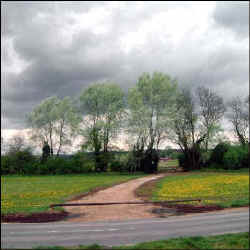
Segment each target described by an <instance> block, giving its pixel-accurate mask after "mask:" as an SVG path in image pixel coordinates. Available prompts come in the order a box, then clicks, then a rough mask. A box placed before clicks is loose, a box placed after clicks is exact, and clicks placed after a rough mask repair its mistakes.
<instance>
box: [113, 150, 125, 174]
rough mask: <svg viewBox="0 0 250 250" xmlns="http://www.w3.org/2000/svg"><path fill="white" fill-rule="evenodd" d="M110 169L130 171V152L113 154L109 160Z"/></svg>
mask: <svg viewBox="0 0 250 250" xmlns="http://www.w3.org/2000/svg"><path fill="white" fill-rule="evenodd" d="M109 170H110V171H112V172H117V171H118V172H123V171H129V166H128V154H121V155H118V154H116V155H113V157H112V158H111V160H110V162H109Z"/></svg>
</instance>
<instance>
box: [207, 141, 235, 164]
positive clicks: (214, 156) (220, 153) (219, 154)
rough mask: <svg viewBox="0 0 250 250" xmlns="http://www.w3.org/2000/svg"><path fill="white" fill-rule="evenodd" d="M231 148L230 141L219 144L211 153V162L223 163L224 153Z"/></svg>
mask: <svg viewBox="0 0 250 250" xmlns="http://www.w3.org/2000/svg"><path fill="white" fill-rule="evenodd" d="M229 148H230V144H229V143H219V144H217V145H216V147H215V148H214V149H213V151H212V153H211V157H210V159H209V164H213V165H223V158H224V154H225V153H226V152H227V151H228V150H229Z"/></svg>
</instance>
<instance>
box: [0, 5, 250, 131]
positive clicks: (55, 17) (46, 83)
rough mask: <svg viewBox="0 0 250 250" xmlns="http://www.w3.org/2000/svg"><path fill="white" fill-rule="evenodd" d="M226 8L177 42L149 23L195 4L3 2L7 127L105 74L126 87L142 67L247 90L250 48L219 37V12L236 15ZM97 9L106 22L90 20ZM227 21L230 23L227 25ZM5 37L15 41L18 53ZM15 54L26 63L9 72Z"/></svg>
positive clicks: (225, 91) (229, 90)
mask: <svg viewBox="0 0 250 250" xmlns="http://www.w3.org/2000/svg"><path fill="white" fill-rule="evenodd" d="M224 5H226V6H227V4H224ZM224 5H223V6H224ZM221 6H222V5H221ZM221 6H220V5H219V4H217V6H216V8H215V10H214V12H213V15H212V16H211V19H212V18H214V20H216V22H215V24H213V25H212V26H208V28H207V30H206V31H205V32H203V33H202V34H201V35H200V36H197V35H195V33H192V32H193V31H192V30H191V31H189V32H188V33H187V34H185V36H184V37H183V39H181V40H180V41H179V43H178V44H177V43H175V42H173V40H172V38H171V36H169V35H168V34H167V32H165V31H167V29H166V30H164V29H163V30H161V31H160V32H159V31H158V30H157V23H156V24H155V25H153V26H152V25H151V26H150V25H149V24H148V22H150V21H151V20H152V19H153V18H155V17H157V16H158V15H159V13H163V15H166V16H168V14H169V12H171V11H172V10H175V11H176V13H177V14H178V10H179V9H180V8H181V9H186V10H188V8H190V4H186V3H181V4H180V3H178V4H175V3H174V2H173V3H171V2H170V3H169V2H168V3H163V2H160V3H152V2H151V3H146V2H145V3H143V2H141V3H138V4H135V3H130V2H122V4H117V3H116V4H113V2H110V3H107V2H105V3H102V2H94V3H92V2H81V3H78V2H62V3H57V4H56V3H54V2H46V3H44V2H40V3H39V2H38V3H37V2H36V3H35V2H33V3H32V2H3V4H2V9H1V12H2V17H1V18H2V25H3V26H2V47H1V50H2V52H4V53H2V54H3V56H2V57H1V61H2V63H3V71H2V74H1V79H2V99H1V103H2V110H1V112H2V119H3V121H4V122H3V123H2V128H23V127H25V123H24V121H25V114H26V113H28V112H30V111H31V110H32V108H33V107H34V106H35V105H37V104H39V103H40V102H41V101H42V100H43V99H44V98H47V97H49V96H52V95H57V96H59V97H64V96H76V95H78V94H79V92H80V91H81V89H82V88H85V87H87V86H88V85H89V84H91V83H92V82H97V81H103V80H110V81H114V82H116V83H117V84H119V85H120V86H121V87H122V88H123V89H125V90H127V89H128V88H129V87H132V86H134V84H135V83H136V81H137V79H138V77H139V75H140V74H142V73H143V72H153V71H162V72H165V73H168V74H170V75H171V76H172V77H176V78H177V79H178V80H179V84H180V85H188V86H190V87H196V86H198V85H206V86H210V87H211V88H213V89H216V90H218V92H219V93H220V94H222V95H223V96H224V98H225V99H228V98H230V97H232V96H233V95H236V94H237V95H243V94H245V93H246V91H248V89H247V84H248V81H249V77H248V68H249V63H248V59H249V54H248V53H249V52H248V50H249V48H248V46H246V45H245V43H242V41H239V40H236V39H235V38H234V36H231V35H230V34H227V36H228V37H223V40H222V41H220V43H219V45H218V39H222V38H221V36H220V32H221V25H222V24H221V23H219V22H220V21H219V20H220V19H218V18H219V16H220V14H219V13H220V12H221V13H222V14H223V13H224V14H223V15H225V16H227V18H228V19H227V20H229V19H230V15H231V18H232V19H235V17H234V15H233V14H230V13H229V12H228V11H227V12H226V11H224V12H223V11H222V10H221V9H223V8H224V7H221ZM230 6H231V5H230ZM235 6H236V5H235ZM103 7H105V8H104V12H102V11H103ZM112 8H113V9H112ZM228 8H229V7H228ZM230 8H233V7H230ZM97 9H99V10H100V13H102V14H99V15H104V17H103V20H102V21H100V22H99V23H98V25H97V24H91V22H92V21H93V23H95V20H93V19H94V18H95V17H92V19H91V15H90V14H91V13H92V12H94V11H96V10H97ZM236 9H237V6H236ZM105 11H106V12H105ZM105 13H106V14H105ZM225 13H227V14H225ZM79 15H82V16H79ZM248 15H249V14H248ZM77 16H78V18H79V17H80V18H81V23H82V24H83V26H82V27H81V28H79V27H77V26H76V24H77V21H76V17H77ZM99 17H100V16H99ZM180 18H181V17H180ZM239 19H240V18H239ZM221 20H222V19H221ZM223 20H226V19H225V18H224V19H223ZM237 20H238V19H237ZM237 20H236V21H231V24H230V25H231V26H230V25H229V26H230V27H233V29H235V30H237V31H235V32H240V34H243V33H244V32H243V30H238V29H236V26H237V25H236V26H235V25H234V24H232V23H235V22H238V21H237ZM197 22H198V20H197ZM242 22H243V21H242ZM226 23H228V24H229V23H230V21H227V22H224V23H223V25H226ZM85 24H86V26H84V25H85ZM99 25H100V26H102V25H103V27H104V31H103V32H101V33H97V32H96V30H95V29H96V28H101V27H100V26H99ZM174 25H175V24H174V23H173V26H174ZM142 29H144V30H145V29H146V31H147V32H148V33H147V34H146V35H145V38H144V39H142V40H143V41H142V44H139V45H133V46H131V48H130V49H129V50H128V51H125V50H124V43H121V42H124V39H126V36H127V35H129V34H130V33H131V32H134V33H133V34H141V33H140V32H142ZM176 29H177V30H178V28H176ZM72 30H74V31H72ZM242 32H243V33H242ZM165 33H166V34H165ZM62 34H64V35H62ZM244 34H245V33H244ZM70 37H71V39H69V38H70ZM8 39H9V40H8ZM131 39H132V40H131V41H130V42H132V43H135V44H136V42H137V40H136V39H140V37H139V38H134V39H133V35H132V38H131ZM246 39H247V38H246ZM7 40H8V41H12V44H13V50H14V52H15V55H13V53H11V50H10V49H9V44H7V42H6V41H7ZM228 40H230V41H231V42H228ZM128 43H129V41H128ZM125 45H126V43H125ZM242 45H244V46H242ZM17 58H19V59H20V60H21V62H20V65H22V64H25V63H27V65H28V66H27V65H26V66H25V67H24V70H23V71H21V72H19V73H13V72H10V71H8V68H9V67H10V66H11V65H12V63H13V61H15V59H17Z"/></svg>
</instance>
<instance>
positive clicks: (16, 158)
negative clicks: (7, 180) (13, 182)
mask: <svg viewBox="0 0 250 250" xmlns="http://www.w3.org/2000/svg"><path fill="white" fill-rule="evenodd" d="M35 161H36V158H35V156H33V155H32V153H31V151H30V150H29V149H23V150H21V151H15V152H11V153H9V154H7V155H4V156H1V174H25V173H26V169H25V168H26V165H27V164H28V165H30V164H32V163H33V162H35Z"/></svg>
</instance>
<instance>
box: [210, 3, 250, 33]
mask: <svg viewBox="0 0 250 250" xmlns="http://www.w3.org/2000/svg"><path fill="white" fill-rule="evenodd" d="M214 19H215V21H216V23H217V24H219V25H221V26H223V27H225V28H228V29H231V30H232V31H233V32H235V33H236V35H238V36H240V37H248V36H249V1H234V2H229V1H227V2H217V4H216V8H215V12H214Z"/></svg>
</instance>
